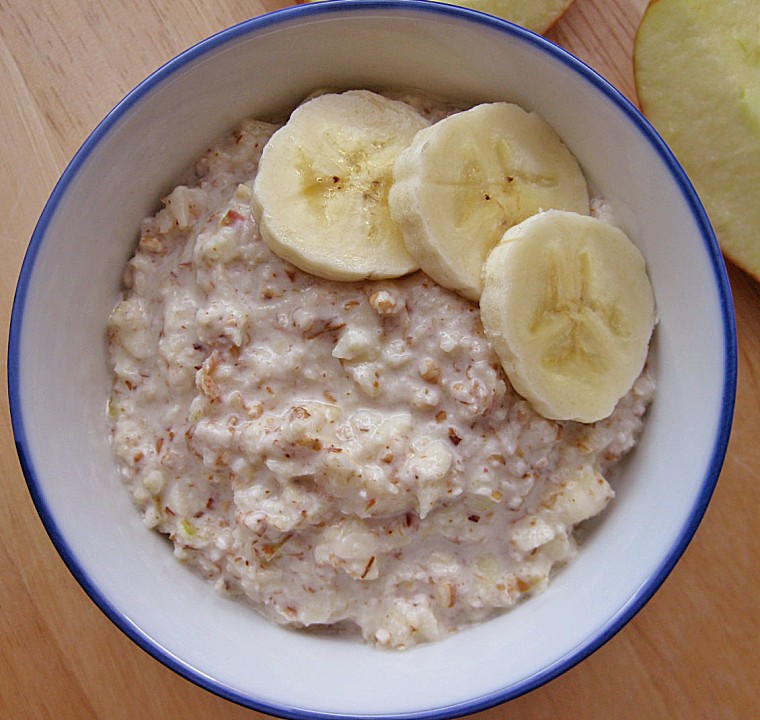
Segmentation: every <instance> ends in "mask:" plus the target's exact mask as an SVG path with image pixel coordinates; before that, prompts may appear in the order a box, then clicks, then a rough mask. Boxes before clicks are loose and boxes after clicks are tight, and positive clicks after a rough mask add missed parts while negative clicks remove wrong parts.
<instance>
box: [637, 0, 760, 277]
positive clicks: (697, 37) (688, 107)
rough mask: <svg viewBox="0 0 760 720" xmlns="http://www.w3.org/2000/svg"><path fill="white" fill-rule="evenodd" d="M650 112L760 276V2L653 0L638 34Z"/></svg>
mask: <svg viewBox="0 0 760 720" xmlns="http://www.w3.org/2000/svg"><path fill="white" fill-rule="evenodd" d="M634 73H635V81H636V89H637V92H638V95H639V100H640V102H641V108H642V110H643V112H644V114H645V115H646V116H647V118H648V119H649V120H650V121H651V123H652V124H653V125H654V127H655V128H656V129H657V131H658V132H659V133H660V134H661V135H662V137H663V138H664V140H665V142H667V143H668V145H669V146H670V147H671V149H672V150H673V152H674V153H675V155H676V157H677V158H678V160H679V162H680V163H681V165H682V166H683V168H684V170H685V171H686V173H687V174H688V175H689V177H690V179H691V181H692V183H693V184H694V187H695V188H696V190H697V193H698V194H699V196H700V198H701V200H702V202H703V204H704V206H705V209H706V210H707V214H708V216H709V218H710V221H711V222H712V224H713V227H714V228H715V232H716V235H717V236H718V240H719V242H720V244H721V247H722V249H723V252H724V253H725V255H726V257H727V258H729V259H730V260H732V261H733V262H734V263H736V264H737V265H738V266H740V267H741V268H743V269H744V270H746V271H747V272H749V273H750V274H751V275H753V276H754V277H755V278H757V279H760V202H758V193H759V192H760V6H759V5H758V2H757V0H654V2H652V3H650V5H649V6H648V7H647V9H646V11H645V14H644V17H643V19H642V21H641V25H640V26H639V29H638V32H637V34H636V40H635V45H634Z"/></svg>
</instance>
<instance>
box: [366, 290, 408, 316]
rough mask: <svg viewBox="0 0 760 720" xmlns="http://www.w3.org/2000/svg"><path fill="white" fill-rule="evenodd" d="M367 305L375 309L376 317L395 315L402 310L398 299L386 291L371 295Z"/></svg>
mask: <svg viewBox="0 0 760 720" xmlns="http://www.w3.org/2000/svg"><path fill="white" fill-rule="evenodd" d="M369 304H370V305H372V307H373V308H375V312H377V314H378V315H395V314H396V313H398V312H399V311H400V310H401V309H402V308H403V304H401V303H399V300H398V298H397V297H396V296H395V295H394V294H393V293H391V292H389V291H388V290H378V291H376V292H374V293H372V295H370V298H369Z"/></svg>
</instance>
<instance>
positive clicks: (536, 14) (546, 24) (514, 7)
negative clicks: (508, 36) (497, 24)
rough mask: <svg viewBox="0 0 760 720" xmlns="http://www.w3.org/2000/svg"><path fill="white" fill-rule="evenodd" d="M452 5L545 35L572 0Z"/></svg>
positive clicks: (461, 0)
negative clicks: (498, 18)
mask: <svg viewBox="0 0 760 720" xmlns="http://www.w3.org/2000/svg"><path fill="white" fill-rule="evenodd" d="M437 1H438V2H448V1H449V0H437ZM452 4H454V5H460V6H462V7H466V8H470V9H471V10H479V11H480V12H484V13H488V14H489V15H495V16H496V17H500V18H502V19H504V20H509V21H510V22H513V23H515V25H521V26H522V27H524V28H527V29H528V30H533V32H537V33H545V32H546V31H547V30H548V29H549V28H550V27H551V26H552V25H554V23H555V22H557V20H559V19H560V18H561V17H562V15H564V13H565V11H566V10H567V9H568V8H569V7H570V6H571V5H572V4H573V0H457V1H456V2H453V3H452Z"/></svg>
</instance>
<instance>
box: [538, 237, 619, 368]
mask: <svg viewBox="0 0 760 720" xmlns="http://www.w3.org/2000/svg"><path fill="white" fill-rule="evenodd" d="M547 265H548V273H547V285H546V292H545V293H544V296H543V299H542V301H541V302H540V303H539V305H538V306H537V308H536V311H535V312H534V315H533V318H532V321H531V323H530V331H531V333H533V334H535V335H537V336H542V337H543V338H544V339H545V340H544V341H545V343H546V345H545V346H546V349H547V351H546V354H545V355H544V357H543V358H542V364H543V366H544V367H545V368H546V369H547V370H551V371H552V372H555V373H558V374H567V375H577V374H578V372H579V371H580V370H581V369H582V368H584V367H585V368H589V367H590V368H592V369H593V370H594V371H596V372H600V373H601V372H606V371H607V370H609V368H610V367H611V364H612V363H613V362H614V358H613V357H612V356H611V355H610V352H609V348H610V336H614V337H617V338H621V339H622V338H626V337H628V336H629V335H630V327H629V324H628V323H627V322H626V318H625V315H624V313H623V312H622V310H621V309H620V308H619V307H618V306H617V305H616V304H615V303H613V302H610V301H609V300H607V299H606V298H605V297H604V296H603V295H602V294H601V293H600V292H599V290H598V284H597V283H596V281H595V275H596V270H595V263H594V260H593V258H592V256H591V254H590V253H589V252H588V251H586V250H581V251H579V252H578V253H577V254H576V255H575V256H568V253H567V252H562V251H561V250H560V249H559V248H558V247H557V246H556V244H555V243H552V244H551V245H550V246H549V247H548V248H547Z"/></svg>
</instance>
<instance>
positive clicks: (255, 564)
mask: <svg viewBox="0 0 760 720" xmlns="http://www.w3.org/2000/svg"><path fill="white" fill-rule="evenodd" d="M415 102H416V103H417V105H418V107H421V108H422V109H423V111H424V112H425V113H426V114H428V115H430V116H431V117H432V119H435V118H436V117H440V116H441V114H442V113H445V112H446V111H447V109H446V108H445V107H438V106H433V105H426V104H425V103H424V102H422V101H418V100H417V101H415ZM276 128H277V126H275V125H270V124H266V123H263V122H258V121H253V120H249V121H246V122H245V123H243V125H242V126H241V127H240V128H239V129H238V130H237V131H236V132H235V133H234V134H232V135H231V136H229V137H228V138H227V139H225V140H224V141H223V142H222V143H220V144H219V145H218V146H216V147H214V148H212V149H211V150H209V151H208V152H207V153H206V154H205V155H204V156H203V157H202V158H201V159H200V160H199V162H198V163H197V164H196V167H195V170H194V173H193V175H192V177H191V178H189V179H188V182H187V183H186V184H183V185H180V186H179V187H177V188H176V189H175V190H174V191H173V192H172V193H171V194H170V195H169V196H168V197H167V198H165V200H164V203H165V207H164V208H163V209H162V210H161V211H160V212H158V214H157V215H156V216H155V217H152V218H149V219H147V220H146V221H145V222H144V224H143V227H142V233H141V237H140V241H139V246H138V248H137V252H136V254H135V256H134V257H133V258H132V260H130V262H129V264H128V267H127V270H126V274H125V293H124V298H123V300H122V301H121V302H120V303H119V304H118V306H117V307H116V308H115V310H114V312H113V315H112V318H111V323H110V326H109V345H110V352H111V358H112V363H113V368H114V383H113V388H112V394H111V399H110V402H109V418H110V422H111V430H112V443H113V447H114V451H115V453H116V454H117V457H118V460H119V463H120V466H121V468H122V471H123V477H124V481H125V483H126V484H127V486H128V487H129V489H130V491H131V493H132V495H133V498H134V501H135V503H136V505H137V507H138V508H139V510H140V512H141V513H142V516H143V518H144V521H145V523H146V525H147V526H148V527H150V528H155V529H156V530H158V531H159V532H161V533H165V534H167V535H168V536H169V537H170V538H171V540H172V541H173V543H174V548H175V550H174V552H175V555H176V557H177V558H178V559H179V560H181V561H182V562H184V563H187V564H188V565H190V566H192V567H193V568H194V569H196V570H197V571H199V572H200V573H201V574H202V575H204V576H205V577H206V578H208V579H209V580H211V581H212V582H214V583H215V586H216V588H217V589H218V590H219V591H221V592H224V593H229V594H231V595H234V596H239V597H246V598H248V599H249V600H250V601H251V602H252V603H253V604H254V605H255V607H257V608H258V609H259V610H260V611H262V612H263V613H264V614H265V615H267V616H268V617H270V618H271V619H273V620H274V621H276V622H278V623H288V624H291V625H293V626H297V627H301V626H313V625H317V626H324V625H337V626H339V627H345V628H354V629H355V628H359V630H360V632H361V634H362V635H363V636H364V638H365V639H366V640H368V641H370V642H372V643H376V644H378V645H381V646H388V647H394V648H404V647H409V646H413V645H415V644H417V643H420V642H427V641H432V640H437V639H440V638H442V637H445V636H446V635H447V634H449V633H451V632H452V631H454V630H457V629H459V628H462V627H464V626H466V625H468V624H471V623H473V622H477V621H480V620H483V619H485V618H487V617H489V616H491V615H493V614H494V613H495V612H496V611H498V610H499V609H501V608H508V607H510V606H512V605H514V604H515V603H516V602H517V601H519V600H520V599H521V598H522V597H523V596H526V595H530V594H531V593H535V592H537V591H540V590H542V589H543V588H544V587H545V586H546V584H547V581H548V579H549V576H550V572H551V570H552V568H553V567H554V566H556V565H557V564H559V563H563V562H565V561H567V560H569V559H570V558H572V557H573V555H574V554H575V552H576V542H575V540H574V537H573V527H574V526H575V525H576V524H577V523H579V522H581V521H582V520H584V519H586V518H588V517H590V516H593V515H595V514H597V513H598V512H600V511H601V510H602V509H603V508H604V507H605V505H606V504H607V502H608V501H609V500H610V498H611V497H612V496H613V491H612V489H611V488H610V486H609V484H608V482H607V480H606V479H605V478H607V477H608V476H609V474H610V472H611V471H612V470H613V468H614V466H615V463H616V462H617V461H618V460H619V458H620V457H621V456H622V455H623V454H624V453H626V452H627V451H628V450H629V449H630V448H631V447H632V446H633V444H634V442H635V439H636V437H637V435H638V432H639V430H640V428H641V425H642V417H643V415H644V413H645V410H646V407H647V404H648V403H649V401H650V399H651V397H652V393H653V383H652V380H651V378H650V376H649V373H648V371H647V370H645V371H644V373H643V374H642V375H641V376H640V377H639V379H638V380H637V381H636V383H635V384H634V386H633V388H632V389H631V391H630V392H629V393H628V394H627V395H626V396H625V397H624V398H623V399H622V400H621V402H620V403H619V405H618V407H617V409H616V410H615V412H614V413H613V414H612V415H611V416H610V417H609V418H607V419H605V420H603V421H600V422H598V423H596V424H594V425H581V424H578V423H573V422H556V421H550V420H546V419H544V418H543V417H541V416H539V415H538V414H536V413H535V412H534V411H533V410H532V408H531V407H530V405H529V404H528V403H527V402H526V401H524V400H523V399H521V398H520V397H519V396H518V395H517V394H516V393H515V392H514V391H513V390H512V389H511V387H510V386H509V384H508V383H507V381H506V377H505V375H504V373H503V371H502V369H501V367H500V365H499V362H498V360H497V358H496V356H495V353H494V351H493V349H492V348H491V345H490V344H489V342H488V340H487V339H486V337H485V336H484V334H483V330H482V326H481V322H480V317H479V312H478V307H477V305H476V304H475V303H472V302H470V301H467V300H465V299H463V298H461V297H459V296H458V295H456V294H454V293H452V292H450V291H448V290H445V289H443V288H441V287H440V286H438V285H436V284H435V283H434V282H433V281H432V280H430V279H429V278H428V277H427V276H426V275H424V274H423V273H422V272H417V273H414V274H412V275H410V276H408V277H405V278H401V279H399V280H386V281H379V282H354V283H348V282H344V283H341V282H331V281H327V280H321V279H318V278H315V277H313V276H310V275H308V274H306V273H303V272H301V271H299V270H297V269H295V268H294V267H293V266H291V265H289V264H288V263H286V262H284V261H283V260H281V259H279V258H278V257H277V256H275V255H274V254H272V253H271V252H270V250H269V249H268V248H267V247H266V245H265V244H264V243H263V242H262V241H261V239H260V236H259V233H258V231H257V227H256V224H255V222H254V220H253V219H252V216H251V211H250V195H251V190H250V186H251V183H252V181H253V178H254V177H255V172H256V166H257V161H258V158H259V156H260V153H261V150H262V147H263V145H264V144H265V143H266V141H267V139H268V138H269V137H270V135H271V134H272V133H273V132H274V131H275V130H276Z"/></svg>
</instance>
